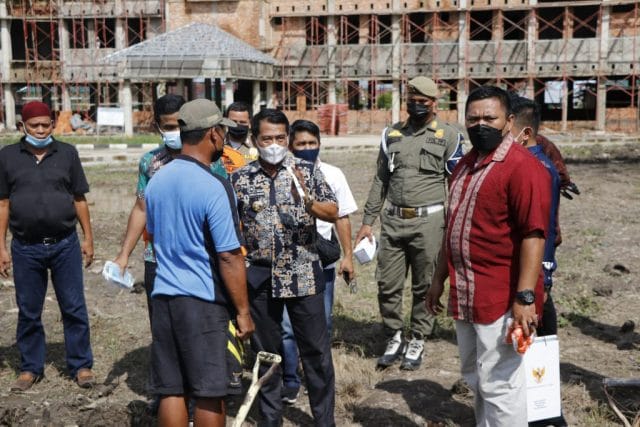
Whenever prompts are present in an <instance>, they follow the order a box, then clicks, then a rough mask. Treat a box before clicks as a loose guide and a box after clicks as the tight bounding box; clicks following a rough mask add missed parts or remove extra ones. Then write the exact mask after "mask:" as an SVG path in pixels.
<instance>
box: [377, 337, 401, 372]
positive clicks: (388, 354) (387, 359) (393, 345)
mask: <svg viewBox="0 0 640 427" xmlns="http://www.w3.org/2000/svg"><path fill="white" fill-rule="evenodd" d="M404 350H405V342H404V339H403V338H402V331H396V333H395V334H394V335H393V337H391V339H390V340H389V341H387V348H386V350H385V351H384V354H383V355H382V356H380V357H379V358H378V368H387V367H389V366H391V365H393V363H394V362H395V361H396V360H398V359H399V358H400V356H402V355H403V354H404Z"/></svg>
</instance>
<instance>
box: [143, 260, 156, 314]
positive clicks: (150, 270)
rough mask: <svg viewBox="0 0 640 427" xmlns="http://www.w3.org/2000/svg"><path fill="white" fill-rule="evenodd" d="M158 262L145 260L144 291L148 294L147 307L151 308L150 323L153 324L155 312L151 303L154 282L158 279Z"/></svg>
mask: <svg viewBox="0 0 640 427" xmlns="http://www.w3.org/2000/svg"><path fill="white" fill-rule="evenodd" d="M157 267H158V264H156V263H155V262H150V261H145V262H144V291H145V293H146V294H147V308H148V309H149V324H151V317H152V316H151V314H152V313H153V305H152V304H151V291H153V282H154V281H155V280H156V268H157Z"/></svg>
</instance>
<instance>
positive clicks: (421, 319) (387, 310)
mask: <svg viewBox="0 0 640 427" xmlns="http://www.w3.org/2000/svg"><path fill="white" fill-rule="evenodd" d="M380 221H381V227H382V230H381V232H380V250H379V252H378V268H377V270H376V279H377V281H378V305H379V307H380V315H381V316H382V325H383V326H384V330H385V333H386V335H388V336H390V335H393V334H394V333H395V331H397V330H399V329H402V327H403V325H404V322H403V315H402V292H403V289H404V283H405V281H406V279H407V273H408V272H409V269H411V293H412V302H411V306H412V308H411V333H412V335H413V336H414V337H416V338H424V337H426V336H427V335H431V333H432V332H433V325H434V316H433V315H431V314H429V312H428V311H427V308H426V306H425V299H426V295H427V290H428V289H429V286H430V285H431V276H432V275H433V270H434V268H435V263H436V261H437V258H438V253H439V252H440V245H441V244H442V233H443V229H444V212H443V211H440V212H437V213H435V214H433V215H429V216H425V217H420V218H411V219H402V218H399V217H397V216H393V215H389V214H387V213H386V212H385V211H383V213H382V215H381V217H380Z"/></svg>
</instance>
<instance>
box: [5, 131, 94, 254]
mask: <svg viewBox="0 0 640 427" xmlns="http://www.w3.org/2000/svg"><path fill="white" fill-rule="evenodd" d="M27 144H28V143H27V142H26V141H25V140H24V138H23V139H22V140H21V141H20V142H18V143H16V144H12V145H9V146H7V147H5V148H3V149H2V150H0V199H9V228H10V230H11V233H12V234H13V236H14V237H16V238H18V239H21V240H24V241H27V242H29V241H37V240H42V239H43V238H46V237H58V236H63V235H65V234H68V233H70V232H72V231H73V230H75V226H76V222H77V212H76V209H75V204H74V200H75V199H74V197H75V196H82V195H84V194H86V193H88V192H89V184H88V183H87V178H86V177H85V174H84V170H83V169H82V164H81V163H80V157H79V156H78V151H77V150H76V148H75V147H74V146H72V145H70V144H66V143H64V142H61V141H57V140H55V139H54V140H53V142H52V143H51V144H50V145H49V146H48V147H47V152H46V153H45V155H44V157H43V158H42V159H41V160H40V161H39V162H38V160H37V159H36V157H35V156H34V155H33V154H32V153H31V152H30V151H29V150H28V145H27Z"/></svg>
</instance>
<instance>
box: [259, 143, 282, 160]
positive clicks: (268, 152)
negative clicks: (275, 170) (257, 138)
mask: <svg viewBox="0 0 640 427" xmlns="http://www.w3.org/2000/svg"><path fill="white" fill-rule="evenodd" d="M258 152H259V153H260V158H261V159H262V160H264V161H265V162H267V163H269V164H270V165H277V164H278V163H280V162H281V161H282V160H283V159H284V157H285V156H286V155H287V153H288V152H289V148H287V147H284V146H282V145H280V144H277V143H275V142H274V143H273V144H271V145H269V146H268V147H264V148H263V147H258Z"/></svg>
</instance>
